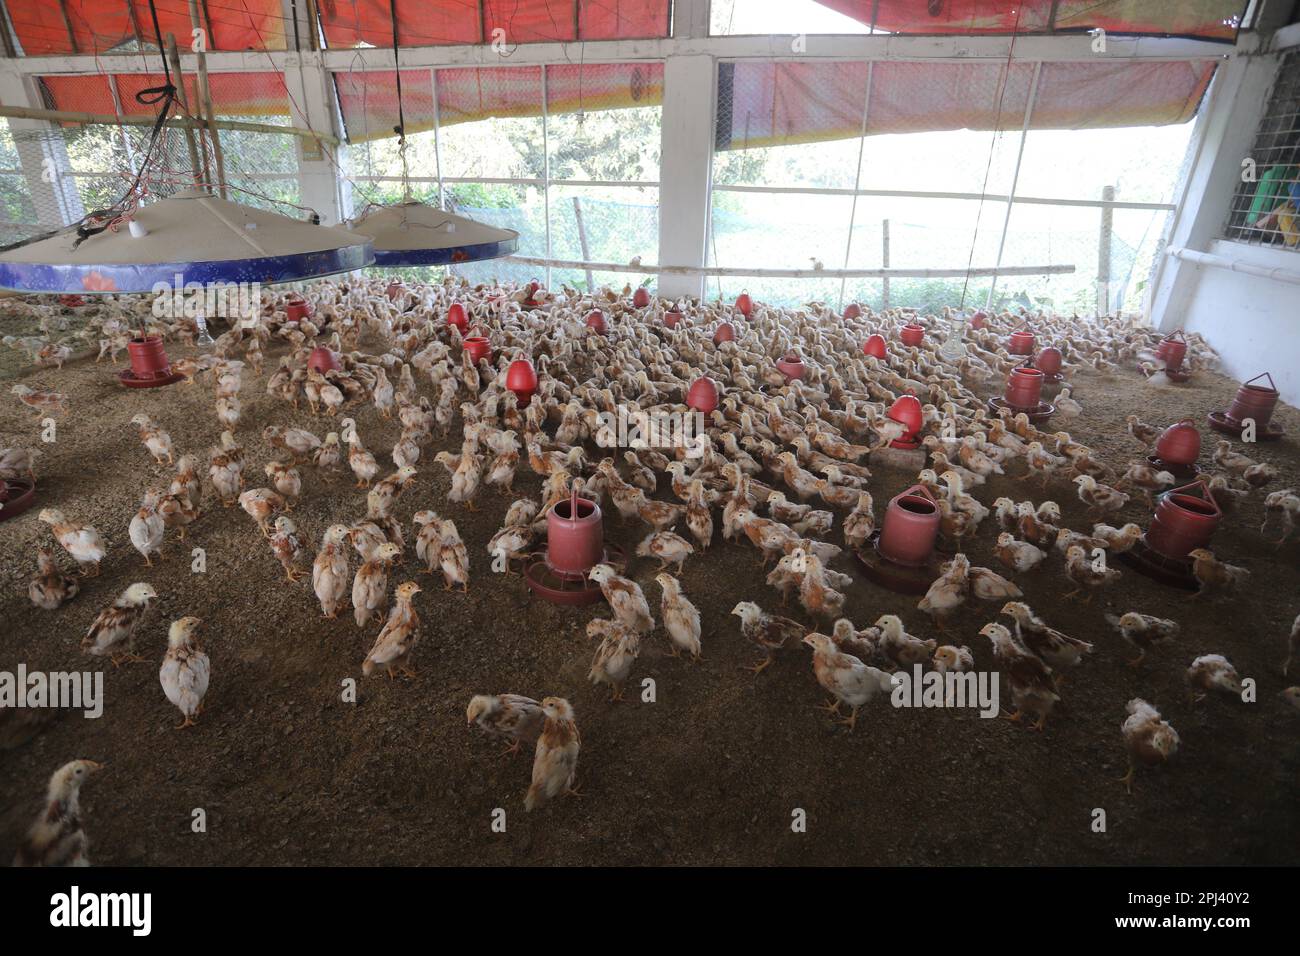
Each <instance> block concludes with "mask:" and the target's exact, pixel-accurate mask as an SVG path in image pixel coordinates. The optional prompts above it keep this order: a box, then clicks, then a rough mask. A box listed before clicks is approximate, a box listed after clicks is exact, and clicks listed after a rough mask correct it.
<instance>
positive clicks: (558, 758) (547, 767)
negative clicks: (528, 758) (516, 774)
mask: <svg viewBox="0 0 1300 956" xmlns="http://www.w3.org/2000/svg"><path fill="white" fill-rule="evenodd" d="M542 713H543V714H544V715H545V717H546V721H545V723H544V724H543V725H542V733H541V736H540V737H538V738H537V749H536V750H535V751H534V753H533V779H532V783H531V785H530V786H529V787H528V794H527V795H526V796H525V797H524V809H525V810H526V811H527V812H529V813H531V812H532V811H533V810H534V809H536V808H537V807H540V806H543V805H545V804H547V803H549V802H550V801H551V800H553V799H554V798H555V797H558V796H559V795H560V794H561V793H566V794H572V795H577V793H578V791H577V789H576V788H575V787H574V785H573V784H574V780H575V779H576V778H577V775H578V752H579V751H580V750H581V748H582V739H581V737H580V736H579V735H578V725H577V723H575V722H574V719H573V708H572V707H571V706H570V705H569V702H568V701H567V700H565V699H564V698H563V697H547V698H545V699H543V700H542Z"/></svg>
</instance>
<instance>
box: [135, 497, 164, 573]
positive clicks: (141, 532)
mask: <svg viewBox="0 0 1300 956" xmlns="http://www.w3.org/2000/svg"><path fill="white" fill-rule="evenodd" d="M166 533H167V524H166V522H164V521H163V518H162V515H160V514H159V513H158V493H157V492H155V491H147V492H145V496H144V499H143V500H142V501H141V502H140V509H139V510H138V511H137V512H136V513H135V515H133V516H132V518H131V523H130V524H129V525H128V526H127V536H128V537H129V538H130V539H131V544H132V546H133V547H134V548H135V549H136V550H137V551H139V552H140V554H141V555H142V556H143V557H144V563H145V564H146V565H148V566H149V567H153V560H152V558H151V557H150V555H154V554H156V555H158V557H159V559H161V558H162V544H163V536H164V535H165V534H166Z"/></svg>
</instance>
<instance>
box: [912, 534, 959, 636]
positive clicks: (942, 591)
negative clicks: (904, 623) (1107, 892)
mask: <svg viewBox="0 0 1300 956" xmlns="http://www.w3.org/2000/svg"><path fill="white" fill-rule="evenodd" d="M970 570H971V568H970V560H969V559H968V558H967V557H966V555H964V554H961V553H958V554H956V555H954V556H953V559H952V560H951V561H949V562H948V564H947V565H946V566H945V568H944V570H943V573H942V574H940V575H939V577H937V578H935V580H934V583H933V584H931V585H930V589H929V590H928V591H926V592H925V597H923V598H921V600H920V602H919V603H918V604H917V605H916V606H917V609H918V610H921V611H924V612H925V613H926V614H929V615H930V617H931V619H932V620H933V621H934V623H935V625H936V626H937V627H938V628H939V629H940V630H943V629H944V626H945V624H946V622H947V620H948V618H949V617H951V616H952V614H953V613H954V612H955V611H956V610H957V608H959V607H961V606H962V605H963V604H965V603H966V599H967V597H969V596H970Z"/></svg>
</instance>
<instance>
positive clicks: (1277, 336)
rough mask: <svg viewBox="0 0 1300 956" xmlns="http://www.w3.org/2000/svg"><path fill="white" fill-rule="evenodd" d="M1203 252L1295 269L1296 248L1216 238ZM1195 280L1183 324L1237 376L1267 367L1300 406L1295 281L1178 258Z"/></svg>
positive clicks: (1299, 301) (1299, 296)
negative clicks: (1243, 272)
mask: <svg viewBox="0 0 1300 956" xmlns="http://www.w3.org/2000/svg"><path fill="white" fill-rule="evenodd" d="M1206 251H1207V252H1209V253H1211V254H1213V255H1216V256H1224V257H1226V258H1229V259H1240V260H1243V261H1245V262H1247V263H1250V264H1251V265H1257V266H1262V267H1264V268H1268V269H1277V268H1280V269H1289V270H1292V271H1300V251H1288V250H1286V249H1276V248H1271V247H1264V246H1251V245H1247V244H1245V243H1241V242H1230V241H1228V240H1224V239H1216V240H1214V241H1213V242H1211V243H1210V245H1209V248H1208V249H1207V250H1206ZM1183 266H1184V268H1189V269H1190V270H1191V272H1192V274H1193V276H1194V279H1195V281H1194V284H1193V285H1192V288H1191V295H1190V297H1189V302H1188V306H1187V311H1186V313H1185V314H1184V315H1183V317H1182V323H1181V324H1182V326H1183V328H1184V329H1186V330H1187V331H1189V332H1200V333H1201V334H1202V335H1204V336H1205V337H1206V338H1207V339H1208V340H1209V342H1210V344H1211V345H1213V346H1214V348H1215V350H1216V351H1218V353H1219V354H1220V355H1221V356H1223V372H1224V374H1226V375H1230V376H1232V377H1233V378H1235V379H1237V380H1238V381H1243V382H1244V381H1245V380H1246V379H1248V378H1253V377H1255V376H1256V375H1258V374H1259V373H1260V372H1268V373H1270V374H1271V375H1272V376H1273V381H1274V382H1276V383H1277V387H1278V391H1280V392H1281V393H1282V400H1283V401H1285V402H1286V403H1288V404H1289V405H1296V406H1300V286H1295V285H1289V284H1288V283H1285V282H1278V281H1276V280H1273V279H1263V278H1260V277H1258V276H1248V275H1242V274H1241V273H1237V272H1231V271H1229V270H1227V269H1220V268H1215V267H1213V266H1201V265H1195V264H1193V263H1186V262H1185V263H1183Z"/></svg>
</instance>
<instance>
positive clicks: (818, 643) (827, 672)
mask: <svg viewBox="0 0 1300 956" xmlns="http://www.w3.org/2000/svg"><path fill="white" fill-rule="evenodd" d="M803 643H804V644H806V645H808V646H809V647H811V648H812V651H813V674H814V675H816V677H817V683H819V684H821V685H822V688H823V689H824V690H825V691H826V692H827V693H829V694H830V695H831V700H830V702H828V703H827V704H826V705H825V709H826V710H828V711H830V712H831V713H834V714H837V715H838V714H839V708H840V704H845V705H846V706H848V708H849V716H848V717H839V718H838V719H837V721H836V722H837V723H840V724H843V725H844V726H846V727H848V728H849V730H850V731H852V730H853V728H854V727H856V726H857V723H858V710H859V708H861V707H862V706H863V705H864V704H866V703H869V702H870V701H871V699H872V698H874V697H876V696H878V695H879V694H882V693H883V694H885V695H886V696H888V694H889V692H890V689H891V688H892V686H893V684H892V678H891V677H890V676H889V675H888V674H886V673H885V672H884V671H882V670H880V669H879V668H876V667H872V666H871V665H870V664H864V663H863V662H862V661H860V660H858V658H856V657H854V656H853V655H851V654H846V653H844V652H843V651H841V650H840V649H839V648H838V647H836V645H835V642H834V641H833V640H832V639H831V638H830V637H828V636H827V635H825V634H819V633H816V632H813V633H810V634H807V635H805V637H804V639H803Z"/></svg>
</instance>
